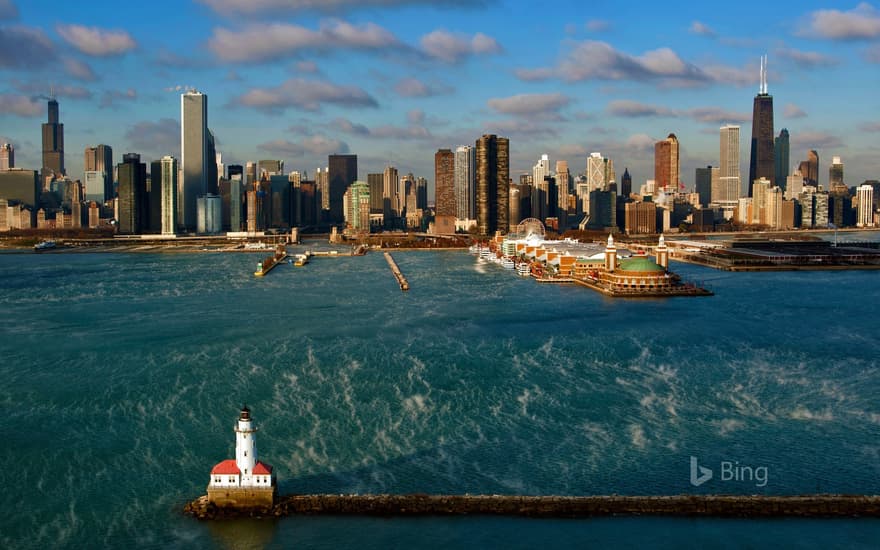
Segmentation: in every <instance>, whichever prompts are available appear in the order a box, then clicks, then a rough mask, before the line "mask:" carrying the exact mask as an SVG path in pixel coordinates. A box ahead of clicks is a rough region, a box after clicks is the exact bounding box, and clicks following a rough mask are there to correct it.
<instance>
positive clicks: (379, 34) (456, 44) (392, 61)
mask: <svg viewBox="0 0 880 550" xmlns="http://www.w3.org/2000/svg"><path fill="white" fill-rule="evenodd" d="M444 4H446V5H447V6H448V5H449V3H444ZM453 4H454V6H453V7H451V8H450V7H447V8H440V7H434V6H432V5H431V4H430V3H428V2H415V1H407V0H397V1H390V2H389V1H385V2H365V3H361V6H360V7H354V6H353V5H352V3H350V2H336V3H332V5H333V6H336V7H335V8H334V9H333V10H332V11H326V10H325V11H316V10H315V9H308V7H307V5H314V3H311V4H309V3H308V2H301V1H295V0H294V1H290V2H281V1H277V0H261V1H249V2H243V1H241V2H240V1H238V0H200V1H197V2H192V3H181V4H180V5H178V4H177V3H173V4H172V3H167V4H166V3H164V2H158V3H157V4H156V6H155V8H156V9H157V10H159V11H160V12H161V11H163V6H165V7H166V8H168V10H167V11H171V10H173V11H174V12H175V13H176V15H175V17H172V18H167V20H163V24H164V27H163V28H166V29H167V30H168V32H167V33H163V38H162V39H159V40H157V39H156V38H155V33H153V32H151V31H150V29H149V28H148V27H146V26H145V25H143V24H140V23H132V24H131V25H128V23H124V22H128V21H137V20H138V17H136V15H137V13H138V12H137V8H135V7H133V6H117V5H115V4H113V5H112V6H113V9H112V10H111V9H107V10H102V9H101V7H102V6H105V7H109V6H111V4H110V3H108V2H103V1H98V2H96V3H95V4H94V8H95V9H94V10H90V11H89V13H88V16H87V17H84V15H83V13H81V10H77V9H76V6H73V5H67V4H65V3H60V2H57V1H54V2H50V1H46V0H33V1H30V2H28V3H27V4H25V3H23V2H20V1H16V0H12V2H0V41H2V42H3V43H4V44H8V45H9V46H10V47H7V48H4V49H5V50H6V53H4V54H0V55H2V56H3V57H2V58H0V61H2V62H0V70H2V71H3V72H4V73H5V74H6V76H7V79H6V80H7V84H6V86H5V87H4V88H3V89H2V90H0V127H2V131H0V142H2V141H9V142H10V143H12V144H13V145H14V146H15V150H16V151H15V152H16V164H17V165H18V166H22V167H28V168H32V169H37V170H39V169H40V168H41V164H42V163H41V161H40V153H41V151H40V148H41V145H40V128H39V125H40V124H41V123H42V122H44V121H45V112H46V111H45V109H46V107H45V105H46V104H45V97H40V96H44V95H47V94H48V93H49V92H50V89H54V93H55V95H56V96H57V97H58V100H59V103H60V104H61V113H60V121H61V122H62V123H63V124H65V146H64V149H65V152H66V159H65V167H66V169H67V172H68V173H69V174H70V175H71V177H74V178H82V175H83V164H82V154H81V152H82V151H83V150H84V149H85V147H87V146H93V145H98V144H101V143H105V144H108V145H110V146H111V147H113V148H114V150H115V152H116V154H117V155H119V156H121V155H122V154H123V153H126V152H132V153H139V154H141V155H142V157H143V158H144V160H145V161H151V160H158V159H161V158H162V157H163V156H165V155H168V154H170V155H174V156H179V152H180V143H179V140H180V132H181V129H180V120H179V117H180V105H179V102H180V99H179V97H180V94H181V93H182V92H184V91H185V89H186V88H188V87H194V88H197V89H199V90H200V91H202V92H204V93H205V94H207V95H209V96H210V97H211V102H210V105H211V108H210V112H209V118H210V120H211V129H212V130H213V133H214V135H215V137H216V139H217V150H218V151H219V152H222V153H223V155H224V160H226V162H227V164H241V165H244V164H245V163H246V161H248V160H257V159H260V158H279V159H283V160H285V161H286V162H287V167H288V169H290V170H299V171H302V172H307V173H309V174H313V172H314V170H315V168H317V167H319V166H326V165H327V155H328V154H333V153H342V154H345V153H352V154H357V155H358V158H359V161H360V164H361V165H362V168H361V171H362V172H363V173H370V172H381V171H382V170H383V167H384V165H385V164H387V163H389V162H390V163H392V164H394V165H395V166H397V167H398V168H399V169H400V172H401V173H407V172H413V173H414V174H417V175H425V176H430V175H431V174H432V173H433V155H434V153H435V152H436V150H437V149H439V148H451V149H453V150H454V149H455V148H456V147H457V146H459V145H471V146H472V144H473V143H474V140H475V139H477V138H479V136H481V135H483V134H489V133H495V134H497V135H499V136H502V135H503V136H506V137H509V138H510V143H511V148H510V175H511V176H512V177H513V178H514V179H516V176H517V175H518V174H521V173H526V172H530V170H531V167H532V165H533V164H534V159H535V158H538V157H539V156H540V155H541V154H544V153H546V154H548V155H549V157H550V160H551V162H552V163H555V162H556V161H557V160H565V161H567V162H568V163H569V165H570V166H572V167H573V168H574V170H575V172H576V173H577V172H579V171H581V170H582V166H583V160H584V159H585V158H586V156H588V155H589V154H590V153H591V152H593V151H599V152H601V153H602V154H603V156H605V157H608V158H610V159H612V160H613V161H614V162H615V164H616V165H617V166H619V167H620V168H629V172H630V173H631V174H632V175H633V176H634V181H635V185H636V186H638V185H639V184H641V183H643V182H644V181H645V180H646V179H651V178H652V174H653V170H652V168H653V162H654V159H653V148H654V143H656V142H657V141H659V140H662V139H663V138H664V137H665V136H666V135H668V134H669V133H675V134H676V136H678V138H679V141H680V143H681V178H682V180H683V181H684V182H685V183H686V185H687V186H688V188H692V187H693V185H694V170H695V168H697V167H705V166H707V165H713V166H715V165H717V164H718V163H719V159H718V158H717V157H718V148H717V138H713V139H710V136H717V135H718V128H719V127H720V126H722V125H724V124H726V123H730V124H738V125H740V126H741V127H742V133H743V135H746V136H747V135H749V134H751V123H750V121H751V114H750V109H749V107H750V106H751V100H752V98H753V96H754V95H755V94H756V93H757V92H758V91H759V75H760V71H759V59H760V56H761V55H763V54H764V53H767V54H768V56H769V59H768V62H769V74H768V80H769V84H768V87H769V93H770V94H771V95H773V96H774V98H775V100H776V104H775V108H776V111H775V122H776V124H775V125H776V127H777V128H783V127H784V128H788V129H789V131H790V133H791V151H790V159H791V163H792V164H793V165H796V164H797V163H798V162H800V161H802V160H804V159H806V158H807V151H808V150H810V149H816V150H817V151H818V152H819V155H820V158H822V159H830V158H831V157H833V156H840V157H842V158H843V160H844V162H845V163H846V166H847V172H846V174H847V184H848V185H850V186H855V185H858V184H860V183H861V182H862V181H864V180H865V179H871V178H876V177H877V176H878V174H880V153H878V145H877V141H878V140H877V135H878V131H880V117H877V119H873V118H871V113H870V112H869V111H870V109H871V106H872V103H871V101H872V99H871V96H870V90H871V89H873V88H874V87H875V86H873V85H872V84H876V83H877V80H878V76H877V71H876V69H875V65H876V63H877V62H878V61H880V12H878V10H877V9H876V7H874V6H873V5H872V4H867V3H863V4H858V5H856V4H855V3H854V4H852V5H844V6H842V7H841V6H837V7H834V6H830V5H829V4H827V3H824V4H823V3H819V2H802V3H797V4H795V3H791V2H786V3H782V4H780V5H773V6H765V5H761V8H760V9H761V14H762V17H764V18H765V19H766V21H767V22H768V24H767V25H766V26H765V25H762V26H761V28H760V29H754V30H752V29H750V28H749V26H750V23H749V22H750V21H752V18H750V17H746V16H745V15H743V14H745V13H747V12H748V8H749V6H748V5H745V6H744V5H738V6H736V9H735V10H734V9H733V8H732V7H731V8H726V7H724V6H711V7H697V6H696V5H695V6H694V7H693V9H690V10H682V12H687V13H688V15H687V16H685V17H681V16H677V15H670V14H666V13H661V12H662V11H663V10H662V7H660V6H651V5H648V4H644V5H642V4H636V5H634V6H627V7H620V6H614V7H613V9H610V8H611V7H612V6H611V5H610V4H609V9H602V10H593V11H594V12H596V13H598V12H601V13H602V18H601V19H599V18H590V17H588V16H586V15H585V14H584V12H583V10H582V9H576V8H577V4H574V3H569V2H557V3H554V4H553V6H551V8H553V9H548V10H545V12H544V13H542V17H540V18H534V17H533V14H532V13H530V11H531V10H529V9H527V7H526V6H522V5H520V4H517V3H510V2H494V1H487V2H476V3H472V5H471V7H466V5H465V4H464V3H458V2H455V3H453ZM755 5H756V6H757V4H755ZM285 6H286V8H285ZM297 6H300V7H299V8H297ZM303 6H306V7H303ZM756 9H757V8H756ZM728 10H729V11H728ZM45 13H52V15H53V17H51V18H46V17H44V14H45ZM487 14H493V15H496V14H497V17H487ZM648 18H650V19H652V20H656V21H658V23H659V22H662V26H663V28H665V29H667V30H665V31H664V32H663V33H660V34H659V35H653V33H645V32H644V29H643V28H641V27H640V26H639V25H635V24H633V23H632V22H633V21H638V20H647V19H648ZM42 20H49V21H50V22H49V23H42V22H41V21H42ZM126 25H128V26H126ZM184 29H185V31H186V32H183V31H184ZM392 29H393V30H392ZM401 29H405V31H403V30H401ZM176 31H180V32H176ZM768 31H771V32H770V33H768ZM768 34H772V36H773V37H772V38H769V36H768ZM523 35H532V36H538V35H540V36H541V40H522V36H523ZM648 35H651V36H648ZM12 46H15V47H12ZM489 75H491V78H489V77H488V76H489ZM831 81H833V82H834V83H835V85H834V86H833V88H832V87H829V86H827V85H826V83H827V82H831ZM744 141H745V140H743V142H744ZM743 145H745V143H743ZM741 158H742V161H743V163H748V160H747V159H748V158H749V155H748V150H742V149H741ZM825 166H828V165H827V164H825ZM746 168H747V167H746ZM822 168H824V166H823V167H822ZM743 173H748V172H746V171H745V170H743ZM827 176H828V174H827V173H826V171H825V170H821V171H820V173H819V179H820V183H823V184H825V183H826V182H827ZM746 184H747V182H745V181H744V182H743V187H745V186H746ZM431 187H432V188H433V181H431Z"/></svg>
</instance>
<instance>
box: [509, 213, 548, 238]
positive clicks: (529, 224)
mask: <svg viewBox="0 0 880 550" xmlns="http://www.w3.org/2000/svg"><path fill="white" fill-rule="evenodd" d="M516 234H517V235H518V236H519V238H521V239H528V238H529V237H532V236H535V237H538V238H540V239H543V238H544V234H545V231H544V224H543V223H541V220H539V219H537V218H526V219H524V220H523V221H521V222H520V223H519V225H517V226H516Z"/></svg>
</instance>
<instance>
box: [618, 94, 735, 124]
mask: <svg viewBox="0 0 880 550" xmlns="http://www.w3.org/2000/svg"><path fill="white" fill-rule="evenodd" d="M607 110H608V112H609V113H610V114H612V115H614V116H620V117H627V118H644V117H690V118H692V119H694V120H696V121H697V122H703V123H707V124H709V123H711V124H723V123H729V122H748V121H749V120H751V117H750V116H749V115H748V113H737V112H734V111H728V110H725V109H722V108H720V107H696V108H693V109H685V110H676V109H669V108H668V107H663V106H659V105H649V104H646V103H640V102H638V101H631V100H626V99H621V100H615V101H612V102H610V103H609V104H608V107H607Z"/></svg>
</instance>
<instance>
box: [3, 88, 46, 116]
mask: <svg viewBox="0 0 880 550" xmlns="http://www.w3.org/2000/svg"><path fill="white" fill-rule="evenodd" d="M45 109H46V106H45V104H44V103H43V102H42V101H41V100H40V99H39V98H36V97H32V96H26V95H17V94H0V114H4V115H16V116H20V117H32V116H38V115H40V114H43V113H44V112H45Z"/></svg>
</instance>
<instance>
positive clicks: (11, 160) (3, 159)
mask: <svg viewBox="0 0 880 550" xmlns="http://www.w3.org/2000/svg"><path fill="white" fill-rule="evenodd" d="M10 168H15V148H14V147H13V146H12V144H11V143H4V144H3V145H2V146H0V170H9V169H10Z"/></svg>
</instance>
